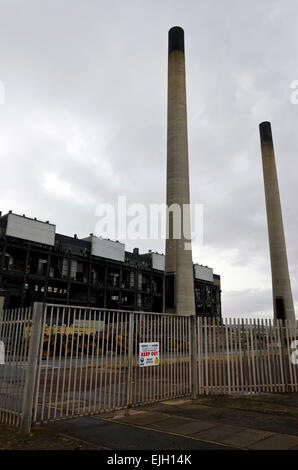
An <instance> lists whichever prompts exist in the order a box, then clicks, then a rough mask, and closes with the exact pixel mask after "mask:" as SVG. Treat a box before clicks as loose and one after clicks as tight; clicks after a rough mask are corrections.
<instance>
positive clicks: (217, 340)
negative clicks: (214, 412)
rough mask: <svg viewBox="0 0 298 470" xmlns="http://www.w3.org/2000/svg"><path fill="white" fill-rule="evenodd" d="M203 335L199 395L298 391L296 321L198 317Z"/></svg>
mask: <svg viewBox="0 0 298 470" xmlns="http://www.w3.org/2000/svg"><path fill="white" fill-rule="evenodd" d="M197 338H198V350H197V358H198V359H197V366H198V371H197V373H198V393H199V394H255V393H270V392H297V391H298V360H297V359H298V354H297V358H296V359H295V350H297V349H298V342H295V338H296V332H295V329H293V324H292V323H291V322H289V321H281V320H267V319H260V320H259V319H258V320H256V319H253V320H252V319H235V318H234V319H224V322H223V321H219V320H216V319H207V318H198V319H197ZM296 345H297V346H296ZM297 352H298V351H297Z"/></svg>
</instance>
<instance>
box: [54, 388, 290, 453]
mask: <svg viewBox="0 0 298 470" xmlns="http://www.w3.org/2000/svg"><path fill="white" fill-rule="evenodd" d="M56 426H57V428H58V429H59V432H63V433H66V434H68V435H69V436H72V437H76V438H78V439H82V440H84V441H85V442H90V443H93V444H96V445H100V446H102V447H104V448H107V449H113V450H131V449H134V450H143V449H146V450H152V449H155V450H165V449H167V450H175V449H176V450H183V449H184V450H195V449H196V450H232V449H243V450H245V449H248V450H249V449H260V450H287V449H293V450H298V394H280V395H279V394H275V395H273V394H271V395H269V394H268V395H263V396H255V397H241V398H240V397H228V396H225V397H220V396H213V397H212V396H209V397H203V398H200V399H198V400H187V399H186V400H181V399H180V400H179V399H177V400H169V401H164V402H161V403H156V404H152V405H148V406H146V407H142V408H134V409H132V410H130V414H129V416H125V414H124V411H122V410H121V411H116V412H115V413H114V414H110V415H106V416H103V415H101V416H92V417H78V418H74V419H71V420H67V421H62V422H60V423H57V424H56Z"/></svg>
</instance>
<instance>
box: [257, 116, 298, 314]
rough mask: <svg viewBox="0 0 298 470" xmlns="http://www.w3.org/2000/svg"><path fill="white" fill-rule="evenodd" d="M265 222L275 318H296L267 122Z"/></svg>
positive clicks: (263, 132)
mask: <svg viewBox="0 0 298 470" xmlns="http://www.w3.org/2000/svg"><path fill="white" fill-rule="evenodd" d="M259 127H260V138H261V149H262V162H263V173H264V186H265V198H266V209H267V224H268V235H269V246H270V259H271V273H272V291H273V307H274V318H275V319H277V320H290V321H293V322H295V310H294V304H293V296H292V290H291V283H290V276H289V268H288V259H287V250H286V242H285V235H284V227H283V220H282V211H281V204H280V196H279V188H278V179H277V172H276V165H275V154H274V147H273V140H272V131H271V124H270V122H262V123H261V124H260V126H259Z"/></svg>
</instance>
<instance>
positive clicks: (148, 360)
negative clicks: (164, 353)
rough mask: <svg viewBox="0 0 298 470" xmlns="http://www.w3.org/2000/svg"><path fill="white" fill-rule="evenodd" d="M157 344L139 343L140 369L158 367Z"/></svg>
mask: <svg viewBox="0 0 298 470" xmlns="http://www.w3.org/2000/svg"><path fill="white" fill-rule="evenodd" d="M158 364H159V343H140V357H139V365H140V367H147V366H158Z"/></svg>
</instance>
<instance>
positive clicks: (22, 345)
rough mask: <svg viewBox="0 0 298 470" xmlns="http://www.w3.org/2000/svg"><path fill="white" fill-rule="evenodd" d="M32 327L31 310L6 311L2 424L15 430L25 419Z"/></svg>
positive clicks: (1, 324) (0, 377) (0, 321)
mask: <svg viewBox="0 0 298 470" xmlns="http://www.w3.org/2000/svg"><path fill="white" fill-rule="evenodd" d="M30 326H31V311H30V309H11V310H5V311H3V315H2V316H1V318H0V341H1V342H2V351H3V357H2V358H1V362H0V423H5V424H8V425H9V426H14V427H19V426H20V425H21V419H22V415H23V404H24V394H25V382H26V370H27V364H28V355H29V342H30V337H29V335H28V334H27V333H28V329H29V328H30Z"/></svg>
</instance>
